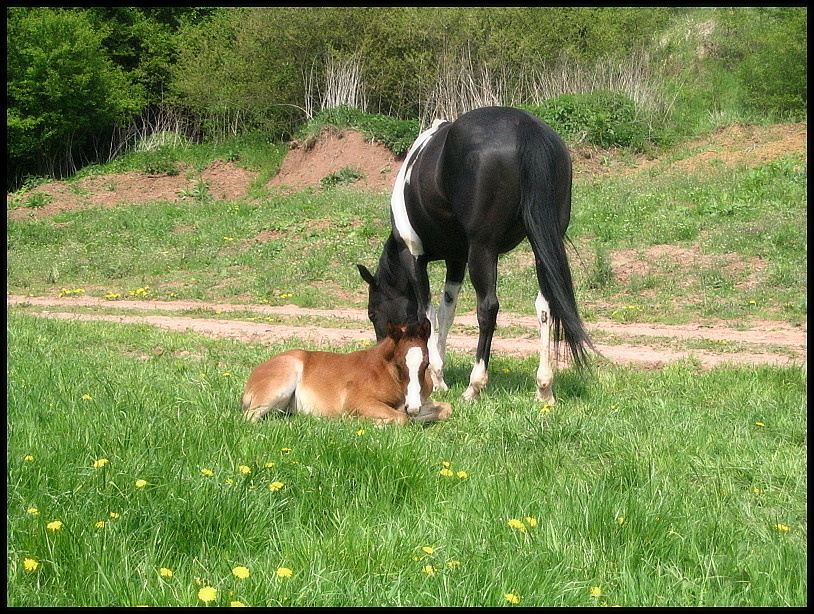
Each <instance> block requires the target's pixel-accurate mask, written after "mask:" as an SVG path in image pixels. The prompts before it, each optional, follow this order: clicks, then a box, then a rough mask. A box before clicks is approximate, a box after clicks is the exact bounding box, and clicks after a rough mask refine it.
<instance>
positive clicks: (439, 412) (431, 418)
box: [413, 401, 452, 422]
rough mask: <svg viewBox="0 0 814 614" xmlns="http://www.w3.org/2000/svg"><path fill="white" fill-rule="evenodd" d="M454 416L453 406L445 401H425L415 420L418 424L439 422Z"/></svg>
mask: <svg viewBox="0 0 814 614" xmlns="http://www.w3.org/2000/svg"><path fill="white" fill-rule="evenodd" d="M451 415H452V405H450V404H449V403H444V402H443V401H439V402H437V403H436V402H434V401H424V404H423V405H422V406H421V409H419V410H418V415H417V416H415V417H414V418H413V420H415V421H416V422H437V421H439V420H447V419H449V417H450V416H451Z"/></svg>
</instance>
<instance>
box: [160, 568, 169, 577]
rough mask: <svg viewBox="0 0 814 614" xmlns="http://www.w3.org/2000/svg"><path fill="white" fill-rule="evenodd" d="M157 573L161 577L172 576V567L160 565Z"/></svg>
mask: <svg viewBox="0 0 814 614" xmlns="http://www.w3.org/2000/svg"><path fill="white" fill-rule="evenodd" d="M158 575H159V576H161V577H162V578H172V569H169V568H167V567H162V568H161V569H159V570H158Z"/></svg>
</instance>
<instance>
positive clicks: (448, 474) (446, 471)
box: [438, 467, 455, 477]
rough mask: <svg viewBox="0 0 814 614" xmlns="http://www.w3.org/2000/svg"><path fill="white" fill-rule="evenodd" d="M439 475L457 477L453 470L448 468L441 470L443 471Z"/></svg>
mask: <svg viewBox="0 0 814 614" xmlns="http://www.w3.org/2000/svg"><path fill="white" fill-rule="evenodd" d="M438 473H440V474H441V475H445V476H447V477H452V476H454V475H455V473H454V472H453V471H452V469H447V468H446V467H444V468H443V469H441V471H439V472H438Z"/></svg>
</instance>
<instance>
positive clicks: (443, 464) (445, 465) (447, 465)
mask: <svg viewBox="0 0 814 614" xmlns="http://www.w3.org/2000/svg"><path fill="white" fill-rule="evenodd" d="M441 466H442V467H446V468H447V469H449V468H450V467H451V466H452V463H450V462H449V461H444V462H443V463H441Z"/></svg>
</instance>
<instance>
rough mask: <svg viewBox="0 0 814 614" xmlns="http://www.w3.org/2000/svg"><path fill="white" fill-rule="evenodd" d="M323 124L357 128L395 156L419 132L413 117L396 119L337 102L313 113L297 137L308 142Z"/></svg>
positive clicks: (411, 142) (404, 148) (403, 151)
mask: <svg viewBox="0 0 814 614" xmlns="http://www.w3.org/2000/svg"><path fill="white" fill-rule="evenodd" d="M326 125H330V126H336V127H337V128H353V129H355V130H359V131H360V132H362V133H363V134H364V135H365V136H366V137H367V138H369V139H371V140H373V141H376V142H378V143H381V144H382V145H384V146H385V147H387V148H388V149H389V150H390V151H392V152H393V154H394V155H396V156H399V157H400V156H403V155H405V154H406V153H407V150H408V149H410V145H412V144H413V141H415V139H416V137H417V136H418V131H419V122H418V120H417V119H396V118H395V117H390V116H388V115H379V114H372V113H365V112H364V111H360V110H359V109H354V108H352V107H349V106H346V105H341V106H338V107H334V108H332V109H326V110H324V111H321V112H319V113H317V114H316V115H315V116H314V117H313V118H312V119H311V120H309V121H308V123H307V124H306V125H305V126H304V127H303V128H302V130H301V131H300V133H299V135H300V138H301V139H303V140H304V141H306V142H308V141H310V140H312V139H314V138H316V137H317V136H318V135H319V132H320V131H321V130H322V127H323V126H326Z"/></svg>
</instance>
